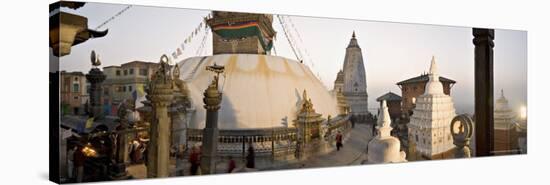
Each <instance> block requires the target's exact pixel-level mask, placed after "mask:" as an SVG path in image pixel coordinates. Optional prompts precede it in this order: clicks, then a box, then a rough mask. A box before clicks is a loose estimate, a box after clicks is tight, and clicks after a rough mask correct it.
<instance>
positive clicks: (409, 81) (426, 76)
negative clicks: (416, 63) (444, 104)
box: [397, 74, 456, 85]
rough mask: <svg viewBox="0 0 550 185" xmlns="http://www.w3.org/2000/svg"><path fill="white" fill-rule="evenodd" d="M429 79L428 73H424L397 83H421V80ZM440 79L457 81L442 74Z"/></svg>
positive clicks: (442, 80) (441, 80)
mask: <svg viewBox="0 0 550 185" xmlns="http://www.w3.org/2000/svg"><path fill="white" fill-rule="evenodd" d="M428 80H429V78H428V74H424V75H420V76H417V77H414V78H410V79H407V80H403V81H400V82H397V85H403V84H410V83H419V82H428ZM439 81H440V82H448V83H453V84H454V83H456V81H454V80H451V79H448V78H445V77H442V76H440V77H439Z"/></svg>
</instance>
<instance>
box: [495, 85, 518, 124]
mask: <svg viewBox="0 0 550 185" xmlns="http://www.w3.org/2000/svg"><path fill="white" fill-rule="evenodd" d="M494 119H495V129H497V130H510V129H513V128H514V127H515V126H516V124H515V121H514V112H513V111H512V109H510V107H509V106H508V100H507V99H506V97H504V90H501V91H500V98H498V99H497V101H496V104H495V113H494Z"/></svg>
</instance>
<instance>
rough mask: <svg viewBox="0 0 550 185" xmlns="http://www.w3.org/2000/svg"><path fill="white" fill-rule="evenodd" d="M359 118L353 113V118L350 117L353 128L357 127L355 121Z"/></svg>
mask: <svg viewBox="0 0 550 185" xmlns="http://www.w3.org/2000/svg"><path fill="white" fill-rule="evenodd" d="M356 120H357V118H356V117H355V116H354V115H352V116H351V118H350V122H351V128H355V121H356Z"/></svg>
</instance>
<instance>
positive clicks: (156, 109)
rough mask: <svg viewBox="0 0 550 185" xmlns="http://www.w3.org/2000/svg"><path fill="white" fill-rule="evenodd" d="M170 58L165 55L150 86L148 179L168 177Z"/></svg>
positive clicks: (170, 98) (170, 89)
mask: <svg viewBox="0 0 550 185" xmlns="http://www.w3.org/2000/svg"><path fill="white" fill-rule="evenodd" d="M167 62H168V57H167V56H166V55H163V56H162V58H161V65H160V66H161V67H160V69H159V70H158V71H157V72H156V73H155V75H154V76H153V79H152V80H151V82H150V84H149V90H148V91H149V92H148V95H147V96H149V97H148V99H150V100H151V105H152V119H151V125H150V128H149V129H150V131H149V134H150V136H149V137H150V140H149V145H148V146H147V147H148V148H147V150H148V151H147V177H148V178H154V177H168V175H169V162H170V161H169V159H170V138H171V137H170V135H171V130H170V128H171V126H170V124H171V123H170V117H169V116H168V106H169V105H170V104H171V103H172V97H173V89H172V87H173V86H172V85H173V84H172V79H171V77H170V76H169V75H168V64H167Z"/></svg>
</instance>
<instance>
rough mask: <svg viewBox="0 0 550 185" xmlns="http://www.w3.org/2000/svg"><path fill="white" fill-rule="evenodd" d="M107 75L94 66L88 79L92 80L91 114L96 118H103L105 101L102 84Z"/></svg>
mask: <svg viewBox="0 0 550 185" xmlns="http://www.w3.org/2000/svg"><path fill="white" fill-rule="evenodd" d="M105 78H106V76H105V74H103V72H102V71H101V70H100V69H99V68H95V67H94V68H92V69H91V70H90V71H89V72H88V74H86V79H87V80H88V81H89V82H90V106H89V107H90V110H89V112H90V116H92V117H94V118H95V120H98V119H102V118H103V102H102V101H101V96H102V94H103V88H102V84H103V81H104V80H105Z"/></svg>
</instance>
